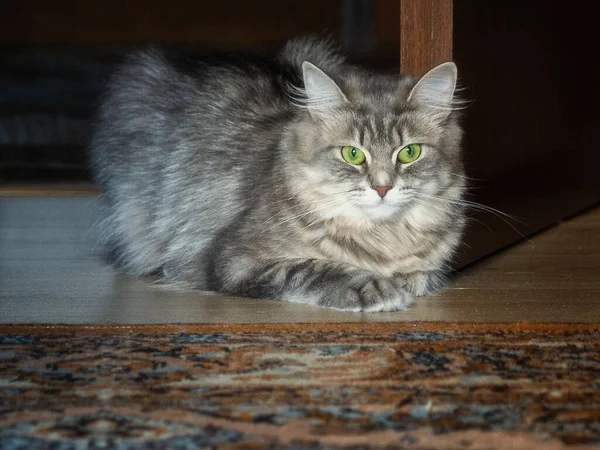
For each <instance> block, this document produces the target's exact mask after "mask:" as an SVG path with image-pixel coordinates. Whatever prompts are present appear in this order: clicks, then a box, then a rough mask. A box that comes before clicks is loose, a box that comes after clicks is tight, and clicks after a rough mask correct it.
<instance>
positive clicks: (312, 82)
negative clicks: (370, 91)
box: [302, 61, 348, 119]
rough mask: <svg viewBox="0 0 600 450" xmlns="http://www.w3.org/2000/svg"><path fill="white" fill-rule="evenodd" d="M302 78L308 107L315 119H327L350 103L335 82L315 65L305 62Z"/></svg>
mask: <svg viewBox="0 0 600 450" xmlns="http://www.w3.org/2000/svg"><path fill="white" fill-rule="evenodd" d="M302 76H303V78H304V89H305V90H306V107H307V108H308V112H309V113H310V115H311V116H312V117H313V118H315V119H322V118H326V117H328V116H329V115H331V113H332V112H334V111H335V110H336V109H339V108H340V107H342V106H343V105H344V103H346V102H347V101H348V100H347V99H346V96H345V95H344V93H343V92H342V90H341V89H340V88H339V87H338V85H337V84H335V81H333V80H332V79H331V78H329V77H328V76H327V75H326V74H325V72H323V71H322V70H321V69H319V68H318V67H317V66H315V65H314V64H311V63H309V62H308V61H304V62H303V63H302Z"/></svg>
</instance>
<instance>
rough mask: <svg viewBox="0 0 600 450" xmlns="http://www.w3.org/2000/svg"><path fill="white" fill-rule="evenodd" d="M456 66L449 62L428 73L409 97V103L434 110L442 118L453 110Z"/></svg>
mask: <svg viewBox="0 0 600 450" xmlns="http://www.w3.org/2000/svg"><path fill="white" fill-rule="evenodd" d="M456 77H457V73H456V65H455V64H454V63H452V62H447V63H443V64H440V65H439V66H437V67H434V68H433V69H431V70H430V71H429V72H427V73H426V74H425V75H423V77H422V78H421V79H420V80H419V82H418V83H417V84H416V85H415V87H414V88H413V89H412V91H411V92H410V94H409V96H408V102H409V103H414V104H417V105H422V106H426V107H429V108H432V109H433V110H434V111H436V112H437V113H438V115H440V116H442V117H446V116H448V114H450V112H451V111H452V109H453V97H454V90H455V89H456Z"/></svg>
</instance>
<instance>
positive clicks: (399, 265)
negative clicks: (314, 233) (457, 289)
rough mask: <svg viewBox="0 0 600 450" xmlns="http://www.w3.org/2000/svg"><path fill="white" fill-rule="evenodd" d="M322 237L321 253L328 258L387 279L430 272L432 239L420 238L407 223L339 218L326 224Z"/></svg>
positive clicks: (427, 237)
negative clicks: (428, 255) (395, 275)
mask: <svg viewBox="0 0 600 450" xmlns="http://www.w3.org/2000/svg"><path fill="white" fill-rule="evenodd" d="M321 236H322V237H321V238H320V239H319V245H318V250H319V252H320V253H321V255H322V256H323V257H325V258H327V259H332V260H336V261H343V262H345V263H347V264H350V265H353V266H355V267H360V268H364V269H367V270H371V271H374V272H378V273H380V274H381V275H384V276H391V275H393V274H397V273H410V272H415V271H423V270H427V269H428V264H427V263H428V260H427V259H426V258H424V256H425V255H426V254H428V253H429V252H428V250H429V249H431V247H432V236H427V235H426V234H424V235H423V236H417V235H415V234H414V231H413V230H411V229H410V227H409V226H407V224H406V223H404V222H394V223H391V222H390V223H386V222H383V223H374V222H370V221H357V220H352V219H344V218H336V219H333V220H331V221H328V222H327V223H326V224H325V226H324V228H323V233H322V235H321Z"/></svg>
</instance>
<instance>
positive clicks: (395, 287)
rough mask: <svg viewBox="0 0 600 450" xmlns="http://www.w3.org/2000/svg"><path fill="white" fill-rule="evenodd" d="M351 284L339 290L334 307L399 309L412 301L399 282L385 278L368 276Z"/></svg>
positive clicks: (357, 309)
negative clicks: (337, 303) (337, 300)
mask: <svg viewBox="0 0 600 450" xmlns="http://www.w3.org/2000/svg"><path fill="white" fill-rule="evenodd" d="M351 284H352V285H351V286H350V287H347V288H346V289H344V290H341V291H340V298H339V300H340V304H339V305H338V306H339V307H336V306H333V307H334V308H336V309H340V310H345V311H363V312H383V311H400V310H403V309H406V308H408V307H409V306H410V304H411V303H412V302H413V301H414V297H413V296H412V295H411V294H409V293H408V292H407V291H406V290H404V289H403V288H402V286H401V285H400V284H398V283H397V282H395V281H394V280H390V279H387V278H377V277H369V278H368V279H366V280H364V281H362V280H361V281H360V282H356V281H355V282H353V283H351Z"/></svg>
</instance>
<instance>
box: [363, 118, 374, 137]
mask: <svg viewBox="0 0 600 450" xmlns="http://www.w3.org/2000/svg"><path fill="white" fill-rule="evenodd" d="M363 127H364V129H365V130H366V131H368V133H369V137H370V138H371V140H373V139H375V129H374V128H373V124H372V123H371V120H369V119H366V120H364V121H363Z"/></svg>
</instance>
